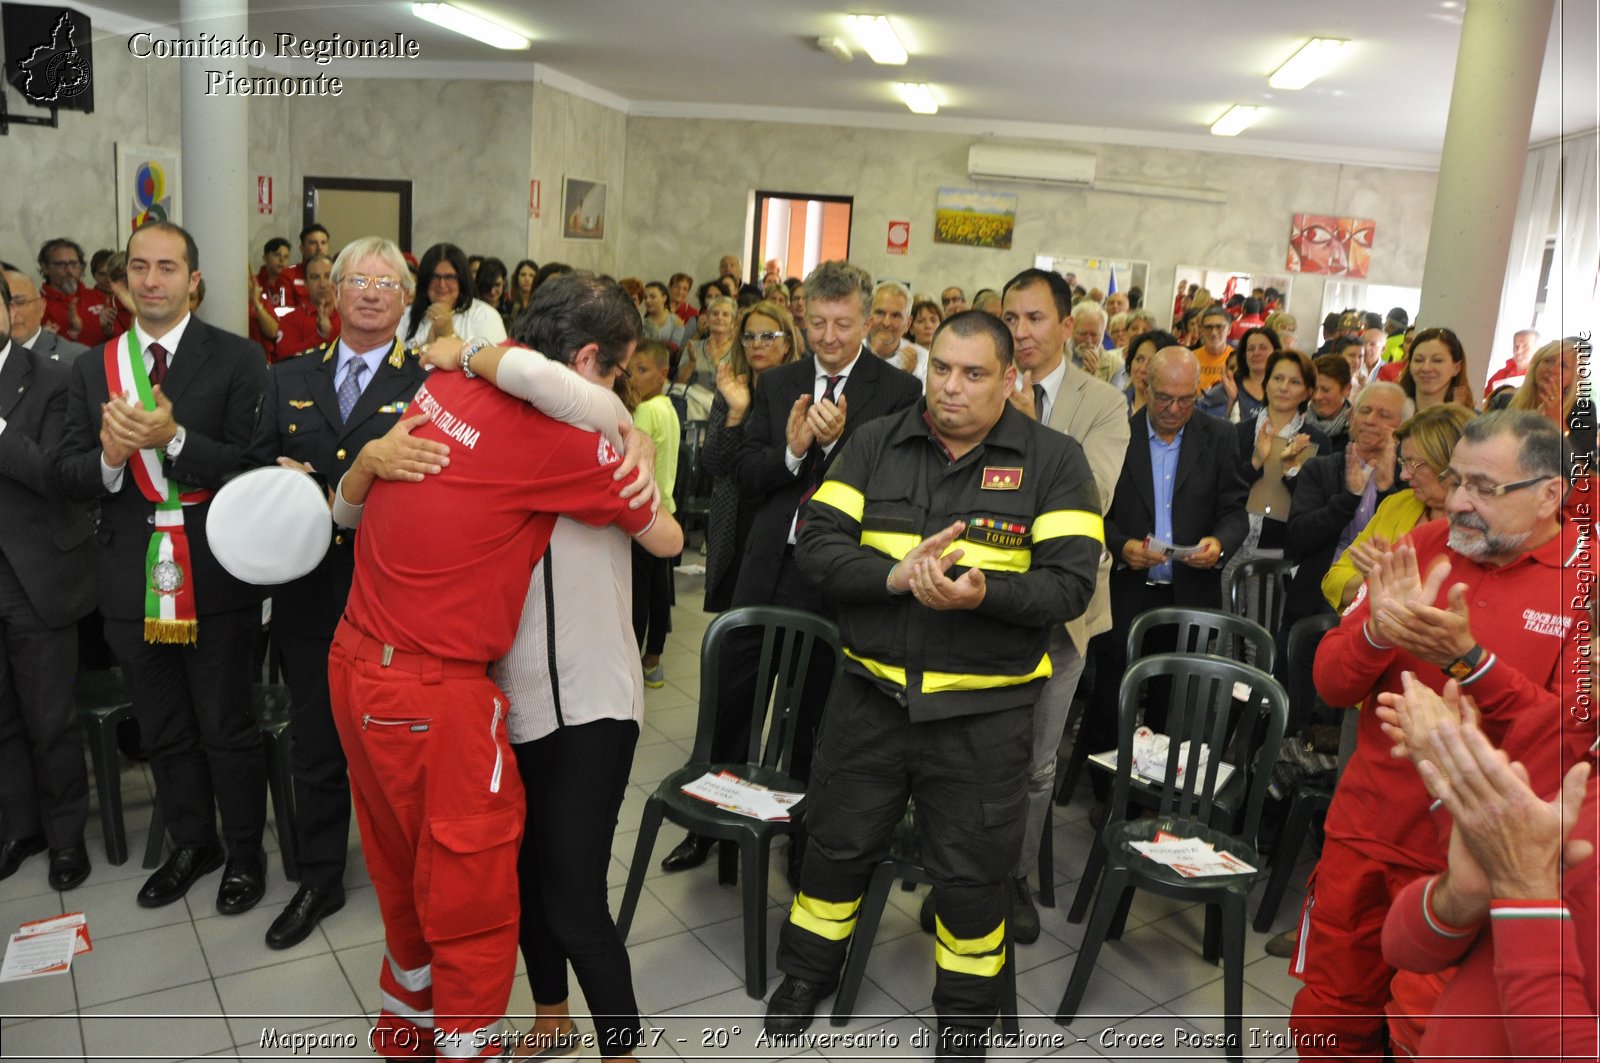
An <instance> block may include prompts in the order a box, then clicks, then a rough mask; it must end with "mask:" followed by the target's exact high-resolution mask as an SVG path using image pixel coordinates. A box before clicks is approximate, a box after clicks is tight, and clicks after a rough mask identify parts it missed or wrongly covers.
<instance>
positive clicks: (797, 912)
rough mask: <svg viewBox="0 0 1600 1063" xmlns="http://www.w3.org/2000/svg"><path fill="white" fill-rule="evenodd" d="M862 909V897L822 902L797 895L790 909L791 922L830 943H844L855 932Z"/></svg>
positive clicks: (802, 894)
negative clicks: (858, 912) (857, 918)
mask: <svg viewBox="0 0 1600 1063" xmlns="http://www.w3.org/2000/svg"><path fill="white" fill-rule="evenodd" d="M860 907H861V898H860V897H857V898H856V899H855V900H853V901H822V900H818V899H817V898H815V897H809V896H807V895H806V894H804V893H797V894H795V897H794V904H793V905H791V906H790V908H789V922H791V923H793V924H794V925H795V926H797V927H799V928H800V929H801V930H809V931H811V932H812V933H813V934H815V935H817V936H818V937H820V938H825V939H826V940H828V941H843V940H845V939H846V938H848V937H849V936H850V935H851V933H853V932H854V931H855V928H856V912H857V911H858V910H859V909H860Z"/></svg>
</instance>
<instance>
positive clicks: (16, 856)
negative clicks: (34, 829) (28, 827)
mask: <svg viewBox="0 0 1600 1063" xmlns="http://www.w3.org/2000/svg"><path fill="white" fill-rule="evenodd" d="M42 852H44V839H43V838H38V837H34V838H18V839H16V840H15V841H4V842H0V878H10V877H11V876H12V875H15V874H16V873H17V868H19V867H21V866H22V862H23V861H24V860H26V859H27V858H28V857H30V856H32V855H33V854H34V853H42Z"/></svg>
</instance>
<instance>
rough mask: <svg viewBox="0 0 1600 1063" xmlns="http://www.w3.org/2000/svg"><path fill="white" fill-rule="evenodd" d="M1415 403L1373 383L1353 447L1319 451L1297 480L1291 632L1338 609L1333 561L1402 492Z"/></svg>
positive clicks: (1291, 539) (1361, 402)
mask: <svg viewBox="0 0 1600 1063" xmlns="http://www.w3.org/2000/svg"><path fill="white" fill-rule="evenodd" d="M1323 359H1331V360H1332V362H1333V363H1334V364H1335V365H1337V366H1339V367H1340V368H1345V364H1344V359H1342V358H1333V357H1332V356H1331V355H1326V354H1325V355H1323V356H1322V358H1319V359H1318V361H1322V360H1323ZM1318 381H1319V383H1320V381H1321V377H1320V376H1319V377H1318ZM1410 405H1411V403H1410V400H1408V399H1407V398H1406V394H1405V392H1403V391H1401V390H1400V386H1399V385H1398V384H1385V383H1382V382H1374V383H1371V384H1368V385H1367V386H1366V387H1364V388H1362V389H1361V393H1360V394H1359V395H1358V396H1357V397H1356V404H1355V408H1354V411H1353V412H1352V413H1351V416H1350V445H1349V446H1348V447H1346V448H1345V449H1344V450H1343V451H1338V450H1335V451H1332V452H1330V453H1327V454H1318V455H1317V456H1316V457H1314V458H1312V459H1311V461H1310V462H1308V463H1307V464H1306V466H1305V468H1303V469H1301V470H1300V475H1299V476H1297V477H1295V481H1294V509H1293V511H1292V512H1290V514H1289V526H1288V527H1287V528H1286V529H1284V555H1285V556H1286V557H1288V558H1289V560H1291V561H1294V562H1297V563H1298V568H1296V570H1295V573H1294V575H1293V576H1292V577H1291V578H1290V580H1289V588H1288V592H1287V595H1286V598H1285V604H1284V609H1283V627H1284V628H1285V629H1287V628H1290V627H1293V626H1294V622H1295V621H1296V620H1299V619H1301V618H1302V617H1307V616H1315V615H1317V614H1318V613H1326V612H1329V611H1331V608H1332V607H1331V606H1330V605H1329V604H1328V603H1327V602H1325V601H1324V600H1323V598H1322V579H1323V577H1324V576H1326V575H1327V573H1328V569H1329V567H1330V566H1331V565H1332V564H1333V561H1334V558H1336V557H1338V556H1340V555H1341V554H1343V553H1344V551H1345V548H1346V547H1348V546H1349V545H1350V544H1351V543H1352V542H1354V541H1355V538H1356V536H1358V535H1360V534H1361V531H1362V529H1364V528H1365V527H1366V526H1367V522H1369V521H1370V520H1372V518H1373V514H1375V513H1376V512H1377V510H1378V507H1379V506H1381V505H1382V504H1383V503H1384V501H1385V500H1387V499H1388V498H1389V496H1390V495H1393V494H1394V493H1395V492H1397V491H1400V490H1403V488H1404V486H1405V485H1404V481H1402V480H1401V479H1400V473H1399V464H1398V458H1397V456H1396V454H1395V446H1396V443H1395V438H1394V434H1395V429H1397V428H1399V427H1400V423H1401V422H1402V421H1404V420H1405V419H1406V411H1407V410H1408V409H1409V408H1410Z"/></svg>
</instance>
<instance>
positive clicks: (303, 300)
mask: <svg viewBox="0 0 1600 1063" xmlns="http://www.w3.org/2000/svg"><path fill="white" fill-rule="evenodd" d="M329 246H330V245H329V243H328V229H327V227H326V226H325V225H323V224H322V223H321V222H315V221H314V222H312V223H311V224H310V225H307V226H306V227H305V228H304V229H301V230H300V262H299V264H298V265H293V266H288V267H285V268H284V271H283V272H282V273H280V274H279V275H278V283H279V284H280V285H282V286H284V287H285V288H286V289H287V290H288V291H289V293H290V296H291V299H290V301H291V302H293V303H294V304H295V305H297V306H306V305H308V304H309V303H310V301H311V292H310V290H309V289H308V288H307V287H306V266H307V265H308V264H309V263H310V262H311V260H312V259H314V258H327V257H328V256H329V255H330V253H331V252H330V250H329Z"/></svg>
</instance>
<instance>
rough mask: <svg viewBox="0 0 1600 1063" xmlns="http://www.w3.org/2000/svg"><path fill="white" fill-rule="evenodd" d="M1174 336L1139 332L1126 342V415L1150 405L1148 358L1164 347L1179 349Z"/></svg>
mask: <svg viewBox="0 0 1600 1063" xmlns="http://www.w3.org/2000/svg"><path fill="white" fill-rule="evenodd" d="M1181 346H1183V345H1182V344H1181V343H1179V342H1178V339H1177V337H1176V336H1174V335H1173V334H1172V333H1170V332H1163V331H1162V330H1160V329H1156V330H1154V331H1151V332H1141V333H1139V335H1137V336H1135V337H1134V338H1133V339H1131V340H1129V341H1128V386H1127V388H1126V389H1124V391H1123V395H1124V396H1126V397H1127V400H1128V413H1129V414H1135V413H1138V412H1139V411H1140V410H1142V409H1144V408H1145V407H1146V406H1148V405H1149V404H1150V356H1151V355H1153V354H1155V353H1156V352H1157V351H1159V350H1161V349H1162V348H1164V347H1181Z"/></svg>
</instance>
